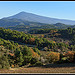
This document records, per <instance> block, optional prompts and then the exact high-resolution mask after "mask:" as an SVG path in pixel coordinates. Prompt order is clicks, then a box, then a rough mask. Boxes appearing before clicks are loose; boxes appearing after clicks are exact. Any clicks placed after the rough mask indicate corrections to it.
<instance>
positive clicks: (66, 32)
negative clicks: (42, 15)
mask: <svg viewBox="0 0 75 75" xmlns="http://www.w3.org/2000/svg"><path fill="white" fill-rule="evenodd" d="M29 33H31V34H46V33H48V35H45V37H49V38H50V37H51V38H53V37H58V38H63V39H68V40H70V41H72V44H73V45H74V44H75V43H74V42H75V28H70V27H68V28H67V29H32V30H30V31H29Z"/></svg>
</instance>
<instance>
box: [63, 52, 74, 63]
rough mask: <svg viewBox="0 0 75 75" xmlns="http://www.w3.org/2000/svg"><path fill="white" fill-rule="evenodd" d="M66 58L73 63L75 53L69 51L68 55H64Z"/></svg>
mask: <svg viewBox="0 0 75 75" xmlns="http://www.w3.org/2000/svg"><path fill="white" fill-rule="evenodd" d="M64 56H65V57H67V60H68V61H69V62H73V61H74V52H72V51H68V52H67V53H65V54H64Z"/></svg>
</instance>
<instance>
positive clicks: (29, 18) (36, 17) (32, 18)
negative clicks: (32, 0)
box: [7, 11, 75, 25]
mask: <svg viewBox="0 0 75 75" xmlns="http://www.w3.org/2000/svg"><path fill="white" fill-rule="evenodd" d="M7 18H8V19H13V18H16V19H22V20H26V21H32V22H40V23H47V24H55V23H64V24H68V25H74V24H75V21H72V20H65V19H56V18H50V17H45V16H40V15H36V14H32V13H27V12H24V11H23V12H20V13H18V14H16V15H13V16H10V17H7Z"/></svg>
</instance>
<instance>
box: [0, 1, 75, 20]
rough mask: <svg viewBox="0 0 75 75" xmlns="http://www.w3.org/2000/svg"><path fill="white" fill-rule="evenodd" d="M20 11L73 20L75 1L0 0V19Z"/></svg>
mask: <svg viewBox="0 0 75 75" xmlns="http://www.w3.org/2000/svg"><path fill="white" fill-rule="evenodd" d="M22 11H25V12H29V13H34V14H37V15H41V16H46V17H52V18H59V19H69V20H75V1H0V19H1V18H3V17H8V16H12V15H15V14H17V13H19V12H22Z"/></svg>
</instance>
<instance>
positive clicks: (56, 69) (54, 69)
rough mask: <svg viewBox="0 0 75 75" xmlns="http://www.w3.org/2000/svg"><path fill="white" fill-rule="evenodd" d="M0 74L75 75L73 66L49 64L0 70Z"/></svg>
mask: <svg viewBox="0 0 75 75" xmlns="http://www.w3.org/2000/svg"><path fill="white" fill-rule="evenodd" d="M0 73H75V64H57V65H56V64H54V65H52V64H50V65H46V66H42V67H28V68H10V69H9V70H6V69H0Z"/></svg>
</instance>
